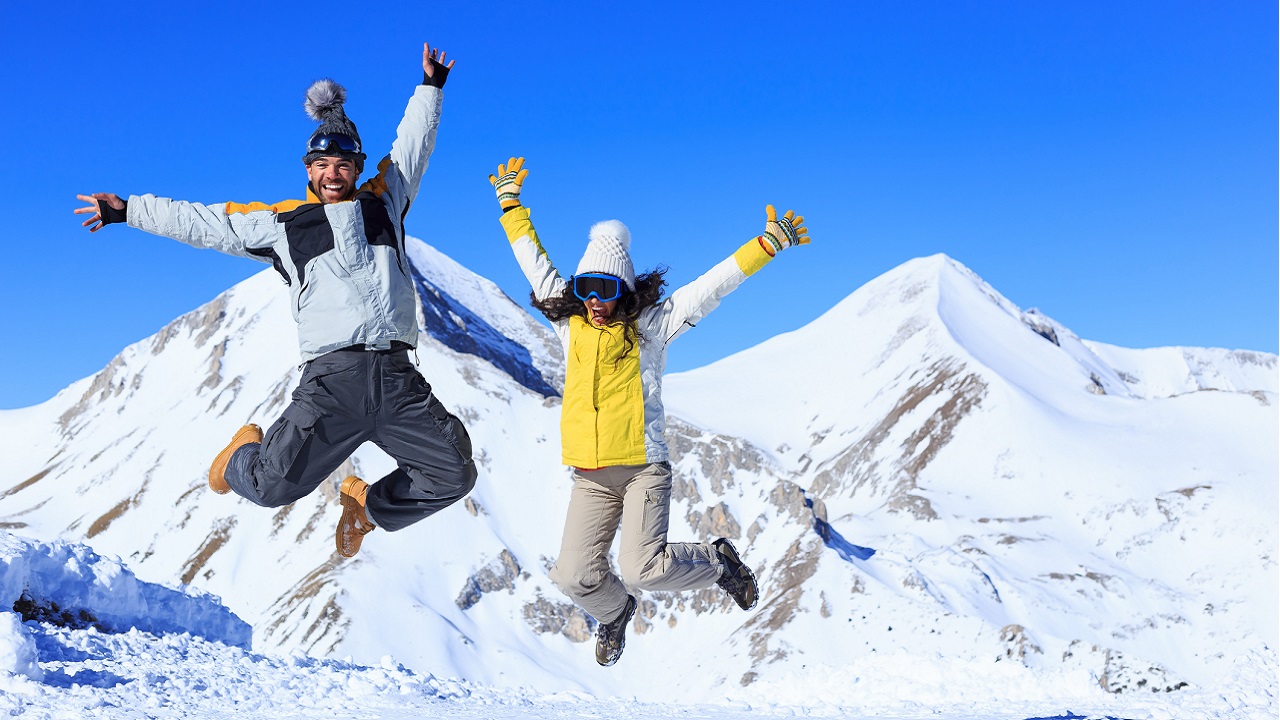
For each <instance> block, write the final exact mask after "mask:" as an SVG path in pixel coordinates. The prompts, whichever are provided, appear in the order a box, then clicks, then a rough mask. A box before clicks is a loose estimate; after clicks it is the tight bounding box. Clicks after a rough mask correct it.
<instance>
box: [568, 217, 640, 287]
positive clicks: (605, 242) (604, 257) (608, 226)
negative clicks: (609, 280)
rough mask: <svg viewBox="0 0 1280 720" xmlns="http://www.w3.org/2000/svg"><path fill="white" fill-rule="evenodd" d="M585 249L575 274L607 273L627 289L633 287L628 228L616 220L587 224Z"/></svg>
mask: <svg viewBox="0 0 1280 720" xmlns="http://www.w3.org/2000/svg"><path fill="white" fill-rule="evenodd" d="M587 237H588V238H589V240H588V241H587V251H586V252H585V253H583V255H582V260H581V261H580V262H579V263H578V270H577V272H575V273H574V274H575V275H581V274H583V273H593V272H594V273H608V274H610V275H613V276H616V277H619V278H621V279H622V282H624V283H626V285H627V289H628V290H630V291H632V292H635V290H636V269H635V266H634V265H632V264H631V231H630V230H628V229H627V226H626V225H623V224H622V223H621V222H619V221H617V220H605V221H604V222H598V223H596V224H595V225H592V226H591V232H590V233H588V235H587Z"/></svg>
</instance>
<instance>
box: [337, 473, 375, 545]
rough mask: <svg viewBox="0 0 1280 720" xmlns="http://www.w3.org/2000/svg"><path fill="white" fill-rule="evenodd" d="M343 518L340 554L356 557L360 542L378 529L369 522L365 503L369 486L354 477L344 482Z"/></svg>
mask: <svg viewBox="0 0 1280 720" xmlns="http://www.w3.org/2000/svg"><path fill="white" fill-rule="evenodd" d="M339 495H340V496H341V498H342V518H341V519H339V520H338V536H337V540H338V553H339V554H340V555H342V557H355V556H356V553H358V552H360V541H362V540H364V536H365V535H368V534H369V532H370V531H372V530H373V529H374V528H376V527H377V525H374V524H373V523H371V522H369V517H368V515H367V514H365V510H364V502H365V498H366V497H367V496H368V495H369V484H368V483H366V482H365V481H363V480H361V479H360V478H358V477H356V476H355V475H352V476H350V477H348V478H347V479H346V480H343V481H342V490H341V491H340V493H339Z"/></svg>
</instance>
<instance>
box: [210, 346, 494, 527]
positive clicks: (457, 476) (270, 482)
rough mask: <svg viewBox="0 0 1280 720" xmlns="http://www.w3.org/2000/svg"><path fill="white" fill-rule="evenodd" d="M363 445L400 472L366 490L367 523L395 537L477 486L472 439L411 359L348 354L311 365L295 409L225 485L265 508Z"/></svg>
mask: <svg viewBox="0 0 1280 720" xmlns="http://www.w3.org/2000/svg"><path fill="white" fill-rule="evenodd" d="M366 440H371V441H373V443H374V444H376V445H377V446H378V447H380V448H382V449H383V450H384V451H385V452H386V453H387V454H388V455H390V456H391V457H392V458H394V459H395V460H396V462H397V463H398V464H399V467H398V468H396V469H395V470H394V471H392V472H391V473H390V474H389V475H387V476H386V477H384V478H382V479H381V480H379V481H377V482H375V483H373V484H372V485H370V486H369V496H368V499H367V502H368V504H367V508H368V513H369V517H370V519H372V520H373V521H374V522H375V523H376V524H377V525H378V527H381V528H383V529H385V530H399V529H401V528H404V527H407V526H409V525H411V524H413V523H415V522H417V521H419V520H421V519H423V518H425V517H427V516H428V515H431V514H432V513H435V512H436V511H438V510H440V509H442V508H445V507H447V506H449V505H451V504H452V503H455V502H457V501H458V500H461V499H462V498H463V497H465V496H466V494H467V493H468V492H470V491H471V488H472V487H474V486H475V482H476V466H475V463H474V462H472V459H471V438H470V436H468V435H467V429H466V428H465V427H463V425H462V421H460V420H459V419H458V418H456V417H454V416H453V415H451V414H450V413H449V412H448V411H447V410H445V408H444V406H443V405H441V404H440V401H439V400H437V399H436V396H435V395H434V394H432V392H431V386H430V385H428V384H427V382H426V381H425V380H424V379H423V378H422V375H420V374H418V371H417V369H416V368H415V367H414V366H413V363H412V362H410V360H409V353H408V352H407V351H405V350H377V351H375V350H369V351H366V350H362V349H344V350H336V351H334V352H331V353H328V354H326V355H322V356H320V357H318V358H316V359H315V360H312V361H311V362H309V363H307V365H306V369H305V370H304V371H303V373H302V380H301V382H299V383H298V387H297V389H296V390H294V391H293V402H292V403H291V404H290V405H289V406H288V407H286V408H285V409H284V413H283V414H282V415H281V416H280V419H279V420H277V421H276V422H275V424H274V425H272V426H271V427H270V428H269V429H268V430H267V433H266V435H265V436H263V439H262V444H261V446H259V445H258V444H257V443H250V444H248V445H245V446H243V447H241V448H240V449H239V450H237V451H236V452H235V454H234V455H232V456H231V461H230V463H228V465H227V473H226V478H227V484H229V485H230V486H231V489H232V490H234V491H235V492H236V494H237V495H240V496H241V497H244V498H247V499H248V500H250V501H251V502H253V503H256V504H258V505H261V506H263V507H279V506H281V505H288V504H289V503H291V502H294V501H296V500H298V499H299V498H302V497H305V496H306V495H308V494H310V493H311V491H313V490H315V489H316V487H317V486H319V485H320V483H321V482H322V481H324V479H325V478H326V477H328V476H329V474H330V473H332V472H333V471H334V470H336V469H337V468H338V466H339V465H341V464H342V463H343V462H344V461H345V460H346V459H347V458H348V457H350V456H351V453H353V452H355V449H356V448H357V447H359V446H360V444H361V443H363V442H364V441H366Z"/></svg>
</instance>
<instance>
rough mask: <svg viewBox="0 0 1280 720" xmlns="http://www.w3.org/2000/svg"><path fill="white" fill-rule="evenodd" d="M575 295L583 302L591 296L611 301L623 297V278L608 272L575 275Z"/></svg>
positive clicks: (603, 300)
mask: <svg viewBox="0 0 1280 720" xmlns="http://www.w3.org/2000/svg"><path fill="white" fill-rule="evenodd" d="M573 296H574V297H576V298H578V299H579V300H581V301H583V302H586V301H587V300H589V299H590V298H595V299H597V300H599V301H600V302H611V301H613V300H617V299H618V298H620V297H622V280H621V279H620V278H618V277H616V276H613V275H609V274H608V273H582V274H581V275H574V276H573Z"/></svg>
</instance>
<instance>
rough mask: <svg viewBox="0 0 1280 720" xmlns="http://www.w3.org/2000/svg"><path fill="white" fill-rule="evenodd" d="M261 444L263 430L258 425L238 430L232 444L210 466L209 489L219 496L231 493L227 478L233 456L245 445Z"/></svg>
mask: <svg viewBox="0 0 1280 720" xmlns="http://www.w3.org/2000/svg"><path fill="white" fill-rule="evenodd" d="M260 442H262V428H260V427H258V426H257V425H254V424H253V423H250V424H248V425H245V426H244V427H242V428H240V429H239V430H237V431H236V434H235V436H234V437H232V438H231V444H230V445H227V446H226V447H225V448H223V449H222V452H220V453H218V457H216V458H214V459H213V465H210V466H209V489H210V490H212V491H214V492H216V493H218V494H219V495H226V494H227V493H229V492H231V486H230V485H228V484H227V478H226V472H227V463H229V462H231V456H232V455H234V454H235V452H236V450H239V449H240V448H241V446H243V445H248V444H249V443H260Z"/></svg>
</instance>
